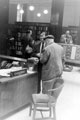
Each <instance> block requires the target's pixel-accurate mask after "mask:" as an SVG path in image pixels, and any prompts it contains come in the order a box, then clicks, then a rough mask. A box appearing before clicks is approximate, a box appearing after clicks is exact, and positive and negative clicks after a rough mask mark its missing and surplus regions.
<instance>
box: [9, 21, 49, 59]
mask: <svg viewBox="0 0 80 120" xmlns="http://www.w3.org/2000/svg"><path fill="white" fill-rule="evenodd" d="M27 30H32V38H33V39H34V40H35V41H38V40H39V37H40V34H41V33H42V32H43V31H45V32H46V34H49V23H31V22H15V24H14V30H13V31H14V38H15V40H14V42H13V43H14V44H13V45H12V44H11V45H10V46H13V47H11V49H13V48H14V49H13V51H14V53H15V56H17V57H19V56H20V57H22V56H23V55H22V41H21V39H22V36H23V35H24V34H26V31H27ZM12 54H13V53H12Z"/></svg>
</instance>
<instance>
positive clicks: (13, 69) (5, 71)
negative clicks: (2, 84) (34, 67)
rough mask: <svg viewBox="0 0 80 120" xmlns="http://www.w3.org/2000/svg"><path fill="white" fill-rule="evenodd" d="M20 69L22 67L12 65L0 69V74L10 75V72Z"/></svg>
mask: <svg viewBox="0 0 80 120" xmlns="http://www.w3.org/2000/svg"><path fill="white" fill-rule="evenodd" d="M18 70H22V67H12V68H9V69H0V76H6V77H8V76H10V72H13V71H18Z"/></svg>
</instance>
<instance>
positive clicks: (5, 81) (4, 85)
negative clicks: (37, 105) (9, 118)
mask: <svg viewBox="0 0 80 120" xmlns="http://www.w3.org/2000/svg"><path fill="white" fill-rule="evenodd" d="M34 92H37V73H33V74H28V73H27V74H24V75H20V76H16V77H10V78H9V77H8V78H0V118H4V117H6V115H9V114H10V113H13V112H14V111H16V110H19V109H21V108H22V107H24V106H27V105H29V103H30V102H31V100H32V98H31V95H32V93H34ZM0 120H1V119H0Z"/></svg>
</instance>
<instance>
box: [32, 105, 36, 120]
mask: <svg viewBox="0 0 80 120" xmlns="http://www.w3.org/2000/svg"><path fill="white" fill-rule="evenodd" d="M35 115H36V106H35V105H34V109H33V119H32V120H35Z"/></svg>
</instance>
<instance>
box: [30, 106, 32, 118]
mask: <svg viewBox="0 0 80 120" xmlns="http://www.w3.org/2000/svg"><path fill="white" fill-rule="evenodd" d="M31 112H32V104H31V105H30V111H29V116H31Z"/></svg>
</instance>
